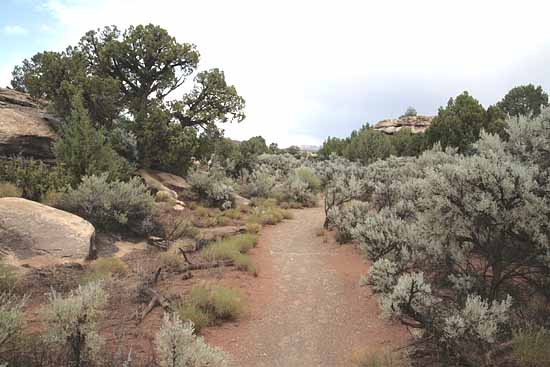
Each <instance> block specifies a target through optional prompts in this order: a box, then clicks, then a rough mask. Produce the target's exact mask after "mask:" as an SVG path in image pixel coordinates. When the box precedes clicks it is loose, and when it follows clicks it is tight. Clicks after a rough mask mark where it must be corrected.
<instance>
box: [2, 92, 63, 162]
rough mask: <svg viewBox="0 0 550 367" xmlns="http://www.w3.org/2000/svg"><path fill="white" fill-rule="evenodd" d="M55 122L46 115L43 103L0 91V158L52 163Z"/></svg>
mask: <svg viewBox="0 0 550 367" xmlns="http://www.w3.org/2000/svg"><path fill="white" fill-rule="evenodd" d="M59 123H60V122H59V120H58V119H56V118H55V117H54V116H52V115H50V114H48V113H47V112H46V110H45V103H44V102H43V101H39V100H34V99H32V98H31V97H30V96H29V95H27V94H25V93H20V92H16V91H14V90H11V89H4V88H0V155H4V156H9V155H19V154H21V155H23V156H27V157H33V158H37V159H53V158H54V153H53V150H52V144H53V142H54V141H55V139H57V134H56V133H55V132H54V130H53V129H52V126H53V125H55V124H59Z"/></svg>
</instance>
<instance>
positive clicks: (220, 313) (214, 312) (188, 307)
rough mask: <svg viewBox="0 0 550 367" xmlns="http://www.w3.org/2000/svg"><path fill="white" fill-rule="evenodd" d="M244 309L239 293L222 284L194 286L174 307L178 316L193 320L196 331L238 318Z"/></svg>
mask: <svg viewBox="0 0 550 367" xmlns="http://www.w3.org/2000/svg"><path fill="white" fill-rule="evenodd" d="M243 309H244V302H243V299H242V296H241V294H240V293H239V292H238V291H236V290H233V289H230V288H225V287H222V286H207V287H203V286H195V287H193V288H192V289H191V291H190V292H189V294H188V295H186V297H185V301H184V302H182V303H180V304H179V305H178V306H177V307H176V310H177V311H176V312H177V313H178V315H179V317H180V318H181V319H182V320H185V321H191V322H193V324H194V326H195V330H196V331H197V332H198V331H200V330H201V329H202V328H204V327H206V326H212V325H218V324H220V323H222V322H224V321H230V320H236V319H238V318H239V317H240V316H241V315H242V313H243Z"/></svg>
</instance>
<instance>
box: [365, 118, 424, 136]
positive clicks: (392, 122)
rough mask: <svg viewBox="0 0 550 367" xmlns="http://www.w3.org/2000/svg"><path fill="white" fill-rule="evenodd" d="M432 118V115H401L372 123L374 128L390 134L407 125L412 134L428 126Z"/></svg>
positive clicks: (422, 130) (421, 131)
mask: <svg viewBox="0 0 550 367" xmlns="http://www.w3.org/2000/svg"><path fill="white" fill-rule="evenodd" d="M433 118H434V116H403V117H400V118H398V119H388V120H382V121H379V122H378V123H376V124H375V125H374V129H375V130H378V131H381V132H383V133H385V134H389V135H392V134H395V133H396V132H398V131H399V130H401V129H403V128H406V127H408V128H410V129H411V131H412V133H413V134H418V133H423V132H424V131H425V130H426V129H427V128H429V127H430V125H431V123H432V120H433Z"/></svg>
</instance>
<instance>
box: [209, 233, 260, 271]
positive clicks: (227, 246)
mask: <svg viewBox="0 0 550 367" xmlns="http://www.w3.org/2000/svg"><path fill="white" fill-rule="evenodd" d="M257 241H258V237H257V236H256V235H253V234H241V235H237V236H233V237H229V238H226V239H223V240H220V241H216V242H214V243H212V244H210V245H208V246H207V247H205V248H204V249H203V250H202V252H201V254H202V256H203V257H204V258H206V259H209V260H212V261H214V260H233V261H234V262H235V265H236V266H237V268H238V269H239V270H244V271H248V272H250V273H253V274H255V273H256V268H255V267H254V266H253V265H252V263H251V262H250V259H249V258H248V256H246V255H245V254H246V253H247V252H248V251H250V249H252V248H254V247H255V246H256V243H257Z"/></svg>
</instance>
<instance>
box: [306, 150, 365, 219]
mask: <svg viewBox="0 0 550 367" xmlns="http://www.w3.org/2000/svg"><path fill="white" fill-rule="evenodd" d="M314 169H315V172H316V175H317V177H319V178H320V180H321V187H322V191H323V197H324V210H325V218H326V219H325V223H324V227H325V228H328V226H329V224H330V219H329V211H331V209H333V208H340V207H342V206H343V205H345V204H346V203H349V202H350V201H352V200H354V199H360V198H361V197H363V196H365V194H366V190H367V186H366V181H365V179H364V178H365V176H366V173H367V170H366V168H365V167H363V166H361V165H359V164H357V163H354V162H350V161H348V160H347V159H345V158H342V157H338V156H335V155H332V156H330V158H329V159H328V160H326V161H321V162H318V163H317V164H316V165H315V166H314Z"/></svg>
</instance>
